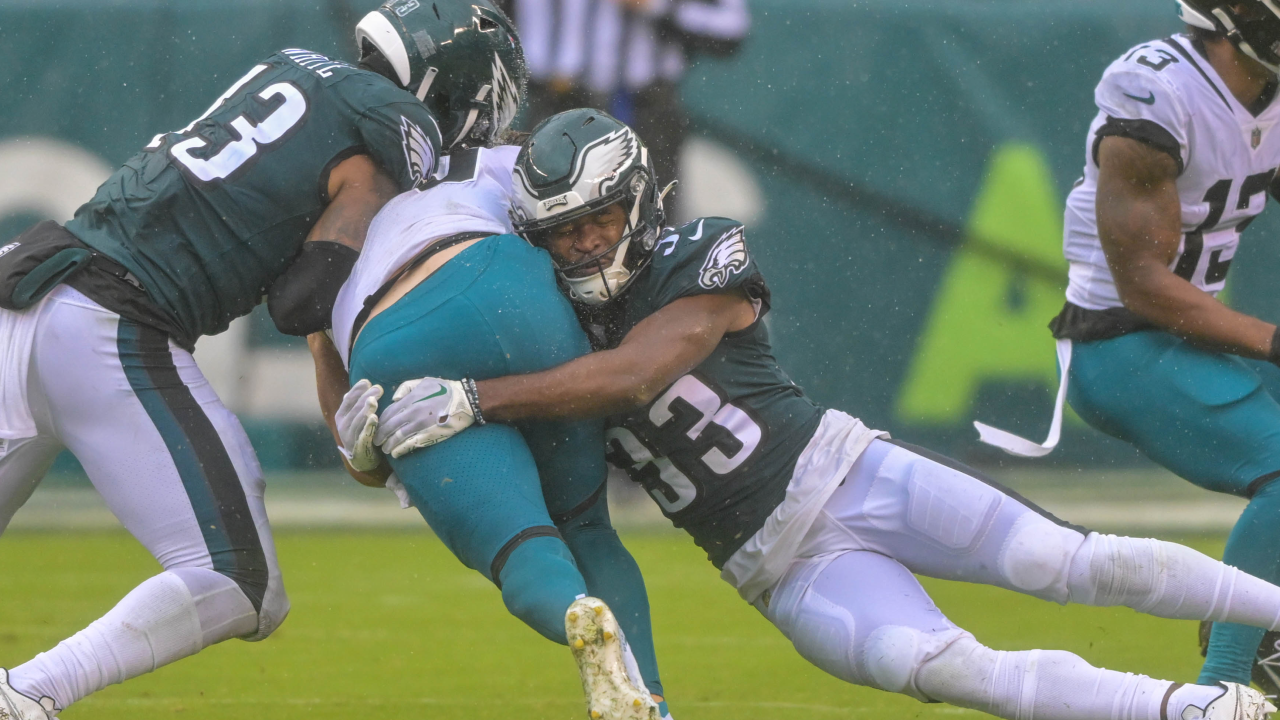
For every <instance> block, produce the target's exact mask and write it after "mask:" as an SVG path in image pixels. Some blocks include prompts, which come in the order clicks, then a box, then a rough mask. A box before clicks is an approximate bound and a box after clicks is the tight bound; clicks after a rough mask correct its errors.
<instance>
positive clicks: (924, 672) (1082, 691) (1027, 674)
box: [915, 637, 1221, 720]
mask: <svg viewBox="0 0 1280 720" xmlns="http://www.w3.org/2000/svg"><path fill="white" fill-rule="evenodd" d="M915 685H916V688H917V689H918V690H919V691H920V692H921V693H922V694H923V695H924V696H925V697H928V698H931V699H934V700H940V701H942V702H947V703H951V704H952V705H957V706H959V707H965V708H970V709H973V710H979V711H982V712H986V713H990V714H992V715H996V716H998V717H1002V718H1010V720H1031V718H1034V719H1035V720H1095V719H1096V718H1109V719H1110V720H1182V718H1181V717H1180V716H1179V715H1174V714H1173V713H1170V714H1169V715H1168V717H1167V718H1163V717H1161V708H1162V707H1163V706H1164V705H1165V696H1166V694H1168V691H1169V688H1170V687H1171V686H1172V683H1170V682H1168V681H1167V680H1154V679H1152V678H1149V677H1146V676H1145V675H1134V674H1132V673H1120V672H1115V671H1112V670H1104V669H1101V668H1095V667H1093V666H1092V665H1090V664H1089V663H1087V662H1085V661H1084V660H1083V659H1082V658H1080V657H1078V656H1076V655H1073V654H1071V653H1069V652H1063V651H1059V650H1028V651H1022V652H1004V651H997V650H992V649H990V648H988V647H985V646H983V645H982V644H980V643H979V642H978V641H976V640H974V639H973V638H972V637H962V638H960V639H959V640H956V641H955V642H954V643H952V644H951V645H949V646H948V647H947V648H946V649H945V650H943V651H942V652H941V653H939V654H938V655H936V656H935V657H933V658H932V659H930V660H928V661H927V662H925V663H924V664H923V665H921V666H920V668H919V669H918V670H917V671H916V675H915ZM1187 687H1194V686H1187ZM1210 690H1212V688H1210ZM1220 693H1221V689H1220V688H1219V689H1218V694H1220ZM1174 695H1177V693H1174ZM1215 697H1216V695H1215ZM1198 699H1200V696H1199V695H1197V694H1196V693H1195V692H1194V691H1190V690H1189V691H1186V692H1185V693H1183V695H1182V696H1181V697H1180V702H1181V703H1182V705H1181V707H1185V706H1186V705H1187V704H1188V703H1189V702H1190V701H1192V700H1198ZM1180 712H1181V709H1179V713H1180Z"/></svg>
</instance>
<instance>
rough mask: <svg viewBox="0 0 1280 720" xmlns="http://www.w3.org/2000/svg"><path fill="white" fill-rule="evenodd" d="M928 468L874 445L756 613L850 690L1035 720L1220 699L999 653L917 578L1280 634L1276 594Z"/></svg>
mask: <svg viewBox="0 0 1280 720" xmlns="http://www.w3.org/2000/svg"><path fill="white" fill-rule="evenodd" d="M921 453H927V451H923V450H920V449H917V448H911V449H908V448H906V447H901V446H899V445H896V444H894V443H891V442H885V441H882V440H876V441H874V442H873V443H872V445H871V446H870V447H869V448H868V449H867V451H866V453H865V454H864V455H863V456H862V457H861V458H859V459H858V461H857V463H855V464H854V466H853V468H852V470H850V472H849V475H848V476H847V478H846V480H845V482H844V484H843V485H842V486H841V487H840V488H838V489H837V490H836V491H835V493H834V495H832V497H831V499H830V500H829V501H828V502H827V504H826V505H825V506H824V509H823V512H822V513H821V515H820V516H819V518H818V520H817V521H816V522H815V524H814V526H813V527H812V529H811V530H810V531H809V534H808V535H807V536H806V538H805V541H804V543H803V545H802V548H801V551H800V553H799V555H798V557H797V558H796V560H795V561H793V563H792V564H791V566H790V568H789V569H788V570H787V572H786V573H785V574H784V576H783V577H782V579H781V580H779V581H778V583H777V584H776V585H775V586H774V587H773V588H772V589H771V590H770V591H769V592H766V593H765V594H764V595H763V596H762V597H761V598H760V599H759V600H758V601H757V602H756V607H757V608H758V609H759V610H760V611H761V612H762V613H763V614H764V615H765V616H766V617H767V618H768V619H769V620H770V621H771V622H773V623H774V624H775V625H776V626H777V627H778V628H779V629H780V630H782V632H783V634H785V635H786V636H787V637H788V638H789V639H790V640H791V641H792V643H793V644H794V645H795V647H796V649H797V650H798V651H799V652H800V654H801V655H802V656H804V657H805V658H806V659H808V660H809V661H810V662H812V663H813V664H814V665H817V666H818V667H819V668H821V669H823V670H825V671H826V672H828V673H830V674H832V675H834V676H836V677H838V678H841V679H843V680H845V681H847V682H851V683H856V684H859V685H866V686H870V687H874V688H879V689H881V690H888V691H891V692H899V693H905V694H907V695H911V696H912V697H915V698H917V699H919V700H923V701H926V702H928V701H942V702H948V703H951V704H953V705H958V706H961V707H967V708H972V709H975V710H981V711H983V712H987V713H991V714H993V715H997V716H1000V717H1005V718H1019V719H1021V718H1027V719H1030V718H1035V720H1054V719H1060V720H1085V719H1091V718H1099V719H1106V720H1112V719H1114V720H1130V719H1132V720H1164V719H1165V718H1170V719H1172V718H1176V717H1180V716H1181V712H1182V709H1183V708H1185V707H1186V706H1187V705H1188V704H1192V703H1194V704H1195V705H1196V706H1197V707H1201V708H1203V706H1204V704H1205V703H1206V702H1207V701H1208V700H1211V699H1212V698H1213V697H1216V695H1217V694H1219V693H1221V689H1220V688H1217V689H1215V688H1203V689H1200V688H1198V687H1197V686H1185V687H1183V688H1181V689H1180V688H1179V686H1177V685H1175V684H1173V683H1169V682H1167V681H1160V680H1153V679H1151V678H1147V677H1144V676H1140V675H1131V674H1125V673H1118V672H1112V671H1109V670H1102V669H1099V668H1094V667H1091V666H1090V665H1089V664H1088V663H1086V662H1085V661H1084V660H1082V659H1080V658H1079V657H1077V656H1075V655H1072V654H1071V653H1066V652H1059V651H1041V650H1032V651H1026V652H997V651H995V650H991V649H989V648H986V647H984V646H983V645H981V644H979V643H978V642H977V641H976V640H975V639H974V637H973V636H972V635H971V634H970V633H968V632H966V631H965V630H962V629H961V628H959V627H957V626H956V625H955V624H953V623H952V622H951V621H950V620H948V619H947V618H946V616H944V615H943V614H942V613H941V612H940V611H939V610H938V608H937V607H936V606H935V605H934V604H933V601H932V600H930V599H929V596H928V595H927V594H926V593H925V591H924V588H922V587H921V586H920V583H919V582H918V581H917V580H916V579H915V577H914V576H913V575H912V573H919V574H921V575H926V576H929V577H936V578H943V579H948V580H961V581H965V582H976V583H983V584H987V585H997V586H999V587H1004V588H1008V589H1010V590H1016V591H1018V592H1022V593H1026V594H1029V595H1034V596H1036V597H1039V598H1043V599H1046V600H1053V601H1055V602H1059V603H1067V602H1077V603H1084V604H1088V605H1099V606H1108V605H1126V606H1128V607H1132V608H1134V609H1135V610H1140V611H1142V612H1145V613H1149V614H1152V615H1157V616H1160V617H1167V618H1184V619H1189V620H1215V621H1226V622H1235V623H1243V624H1248V625H1255V626H1258V627H1265V628H1268V629H1276V628H1277V627H1278V626H1280V588H1277V587H1276V586H1274V585H1271V584H1269V583H1266V582H1264V581H1262V580H1259V579H1257V578H1255V577H1252V576H1250V575H1247V574H1245V573H1242V572H1240V571H1239V570H1236V569H1235V568H1231V567H1228V566H1226V565H1223V564H1222V563H1220V562H1218V561H1216V560H1213V559H1211V558H1209V557H1207V556H1205V555H1202V554H1201V553H1198V552H1195V551H1194V550H1191V549H1189V548H1185V547H1182V546H1180V545H1175V544H1173V543H1167V542H1162V541H1159V540H1144V539H1133V538H1124V537H1116V536H1111V535H1099V534H1097V533H1089V532H1087V531H1084V530H1082V529H1080V528H1076V527H1072V526H1069V525H1066V524H1064V523H1062V522H1061V521H1058V520H1056V519H1055V518H1053V517H1052V516H1050V515H1048V514H1047V513H1045V512H1044V511H1042V510H1040V509H1038V508H1036V507H1035V506H1034V505H1031V504H1030V503H1028V502H1026V501H1025V500H1023V499H1021V498H1019V497H1017V496H1016V495H1014V494H1013V493H1011V492H1010V491H1007V490H1005V489H1003V488H1000V487H999V486H996V485H994V484H991V483H989V482H988V481H985V480H982V479H979V477H978V476H977V474H976V473H974V472H973V471H970V470H967V469H965V470H964V471H962V470H960V469H957V468H956V467H951V466H948V465H944V464H942V461H946V460H945V458H940V457H939V458H937V460H938V461H935V460H933V459H930V458H929V457H925V456H924V455H922V454H921ZM930 455H932V454H930ZM935 457H936V456H935ZM946 462H949V461H946ZM1175 690H1179V691H1178V692H1175ZM1175 711H1176V712H1175Z"/></svg>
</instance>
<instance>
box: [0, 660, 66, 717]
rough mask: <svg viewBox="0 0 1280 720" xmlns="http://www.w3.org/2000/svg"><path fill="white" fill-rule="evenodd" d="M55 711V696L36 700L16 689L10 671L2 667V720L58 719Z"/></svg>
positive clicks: (0, 711)
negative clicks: (11, 681) (12, 683)
mask: <svg viewBox="0 0 1280 720" xmlns="http://www.w3.org/2000/svg"><path fill="white" fill-rule="evenodd" d="M54 711H55V706H54V702H53V698H51V697H42V698H40V699H39V700H36V699H35V698H32V697H28V696H26V695H23V694H22V693H20V692H18V691H17V690H14V689H13V686H12V685H10V684H9V671H8V670H5V669H4V668H0V720H58V719H57V718H56V717H54V716H53V713H54Z"/></svg>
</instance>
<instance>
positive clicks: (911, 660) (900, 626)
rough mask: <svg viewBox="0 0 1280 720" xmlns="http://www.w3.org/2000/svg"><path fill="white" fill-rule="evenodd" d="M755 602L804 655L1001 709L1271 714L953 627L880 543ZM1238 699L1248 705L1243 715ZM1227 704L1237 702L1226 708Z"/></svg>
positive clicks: (1252, 697)
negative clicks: (1013, 648)
mask: <svg viewBox="0 0 1280 720" xmlns="http://www.w3.org/2000/svg"><path fill="white" fill-rule="evenodd" d="M766 597H767V603H766V600H764V599H762V600H761V601H759V602H758V603H757V607H758V608H759V609H760V610H761V612H762V613H764V615H765V616H766V617H767V618H769V620H771V621H772V622H773V623H774V624H775V625H777V626H778V628H779V629H780V630H782V632H783V634H785V635H786V636H787V637H788V638H789V639H790V640H791V641H792V643H793V644H794V645H795V647H796V649H797V650H798V651H799V652H800V654H801V655H802V656H804V657H805V659H807V660H809V661H810V662H812V663H813V664H814V665H816V666H818V667H819V668H821V669H823V670H825V671H827V672H828V673H830V674H832V675H834V676H836V677H838V678H840V679H842V680H845V681H847V682H851V683H855V684H859V685H866V686H869V687H874V688H878V689H881V690H886V691H889V692H897V693H902V694H905V695H910V696H911V697H914V698H916V699H917V700H921V701H924V702H931V701H934V702H947V703H950V704H953V705H957V706H960V707H966V708H971V709H974V710H980V711H982V712H987V713H990V714H992V715H996V716H998V717H1004V718H1014V719H1019V720H1020V719H1024V718H1025V719H1028V720H1029V719H1030V718H1036V719H1037V720H1096V719H1099V718H1107V719H1108V720H1111V719H1117V720H1170V719H1173V718H1182V717H1183V714H1182V713H1183V711H1184V710H1187V709H1188V708H1190V707H1192V706H1194V707H1197V708H1200V709H1201V710H1202V711H1203V710H1208V709H1209V706H1210V705H1211V704H1212V703H1214V702H1218V703H1219V705H1218V706H1217V707H1216V708H1215V709H1214V714H1209V715H1206V714H1203V713H1202V714H1201V715H1194V714H1189V715H1188V716H1187V717H1224V718H1232V719H1233V720H1236V719H1239V720H1245V719H1248V720H1263V717H1264V715H1263V711H1264V710H1265V709H1266V708H1265V706H1264V705H1263V704H1262V701H1261V697H1260V696H1259V695H1257V693H1256V692H1254V691H1252V690H1248V689H1247V688H1239V687H1236V688H1230V689H1228V690H1226V691H1225V692H1224V689H1223V688H1221V687H1202V686H1195V685H1179V684H1177V683H1171V682H1169V681H1164V680H1155V679H1152V678H1148V677H1145V676H1141V675H1132V674H1127V673H1119V672H1114V671H1110V670H1103V669H1100V668H1095V667H1092V666H1090V665H1089V664H1088V663H1086V662H1085V661H1084V660H1082V659H1080V658H1079V657H1077V656H1075V655H1073V654H1071V653H1067V652H1059V651H1046V650H1031V651H1023V652H1007V651H996V650H992V649H990V648H987V647H985V646H983V645H982V644H981V643H979V642H978V641H977V640H975V639H974V637H973V636H972V635H971V634H969V633H968V632H965V631H964V630H962V629H960V628H958V627H956V626H955V625H954V624H953V623H951V621H950V620H948V619H947V618H946V617H945V616H944V615H943V614H942V613H941V612H940V611H939V610H938V608H937V607H936V606H935V605H934V604H933V602H932V600H930V599H929V597H928V595H927V594H926V593H925V591H924V588H922V587H920V584H919V582H918V581H917V580H916V579H915V577H914V576H912V574H911V572H910V571H909V570H907V569H906V568H905V567H903V566H902V565H901V564H900V563H898V562H896V561H894V560H893V559H891V558H888V557H885V556H883V555H880V554H878V553H873V552H864V551H853V552H847V553H844V554H841V555H838V556H835V557H834V558H833V557H831V556H826V557H821V558H810V559H808V560H801V561H797V562H796V563H794V564H793V565H792V567H791V568H790V569H789V570H788V571H787V573H786V574H785V575H784V576H783V578H782V579H781V580H780V581H779V582H778V583H777V585H775V587H774V588H773V589H772V590H771V591H770V593H768V594H767V595H766ZM1236 704H1243V705H1246V706H1247V707H1248V708H1250V709H1249V711H1248V712H1247V713H1237V712H1236V711H1235V710H1236V708H1235V705H1236ZM1224 708H1225V709H1227V710H1230V712H1228V713H1227V714H1221V713H1223V711H1224Z"/></svg>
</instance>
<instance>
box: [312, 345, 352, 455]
mask: <svg viewBox="0 0 1280 720" xmlns="http://www.w3.org/2000/svg"><path fill="white" fill-rule="evenodd" d="M307 347H308V348H309V349H310V350H311V359H312V360H313V361H314V362H315V366H316V395H317V396H318V397H319V400H320V414H321V415H322V416H324V422H325V425H328V426H329V432H330V433H332V434H333V440H334V442H336V443H338V444H342V438H341V437H339V436H338V426H337V423H336V422H335V421H334V416H335V415H336V414H337V412H338V406H339V405H341V404H342V396H343V394H344V393H346V391H347V387H348V378H347V370H346V368H345V367H343V365H342V357H341V356H339V355H338V350H337V348H335V347H334V346H333V343H332V342H330V341H329V336H328V335H325V334H324V333H322V332H321V333H313V334H311V335H308V336H307Z"/></svg>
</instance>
